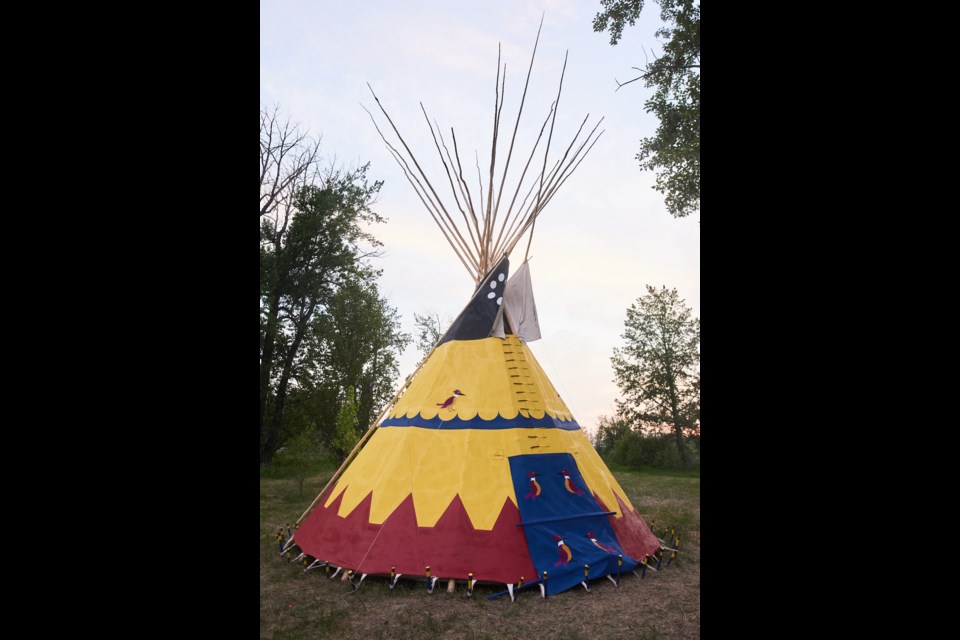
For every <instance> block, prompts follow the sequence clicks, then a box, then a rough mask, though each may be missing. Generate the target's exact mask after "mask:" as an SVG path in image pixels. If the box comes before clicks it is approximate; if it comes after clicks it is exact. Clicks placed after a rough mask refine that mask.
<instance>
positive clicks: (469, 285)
mask: <svg viewBox="0 0 960 640" xmlns="http://www.w3.org/2000/svg"><path fill="white" fill-rule="evenodd" d="M647 4H648V6H646V7H645V8H644V10H643V12H642V15H641V20H640V21H639V22H638V23H637V24H636V25H635V26H633V27H629V26H628V27H627V28H626V29H625V30H624V36H623V38H622V39H621V41H620V44H618V45H617V46H611V45H610V44H609V34H607V33H595V32H594V31H593V26H592V22H593V17H594V16H595V15H596V14H597V12H598V11H599V10H600V2H599V0H587V1H583V0H579V1H578V0H488V1H487V2H484V3H475V2H459V1H456V2H454V1H447V2H443V1H440V0H410V1H409V2H388V1H386V0H377V1H368V2H364V1H362V0H361V1H355V2H340V1H337V2H334V1H331V0H320V1H315V2H308V1H299V2H298V1H293V0H280V1H267V0H261V2H260V104H261V106H265V107H268V108H270V107H273V106H274V105H279V107H280V109H281V111H282V112H283V113H285V114H287V115H289V117H290V118H291V120H293V121H295V122H299V123H301V124H302V125H303V126H304V127H305V128H308V129H309V130H310V133H311V134H313V135H314V136H321V137H322V144H321V154H322V155H323V156H324V158H325V159H326V162H325V164H327V163H329V162H330V161H335V162H336V163H337V164H338V165H344V166H346V167H347V168H355V167H357V166H358V165H361V164H365V163H367V162H369V163H370V165H371V166H370V170H369V172H368V175H369V176H370V178H371V179H373V180H384V181H385V184H384V186H383V188H382V189H381V191H380V196H379V200H378V202H377V204H376V206H375V207H374V210H375V211H377V213H379V214H380V215H382V216H384V217H385V218H387V219H388V223H387V224H383V225H378V226H377V227H376V228H375V229H374V233H375V235H376V236H377V237H378V238H379V239H380V240H381V241H383V243H384V245H385V247H384V249H385V250H386V253H385V255H384V257H382V258H380V259H379V260H378V261H377V262H376V266H377V267H379V268H381V269H382V270H383V275H382V276H381V278H380V281H379V287H380V291H381V294H382V295H384V296H385V297H387V298H388V299H389V301H390V305H391V306H393V307H395V308H397V309H398V311H399V313H400V315H401V316H402V319H403V329H404V331H406V332H408V333H411V334H412V333H414V323H413V314H414V313H420V314H423V313H427V312H435V313H437V314H439V315H440V316H441V318H448V319H452V318H453V317H454V316H455V315H456V314H457V313H459V311H460V309H462V307H463V306H464V304H465V303H466V302H467V301H468V299H469V298H470V296H471V294H472V293H473V289H474V284H473V280H472V278H471V277H470V275H469V274H468V273H467V271H466V269H464V267H463V265H461V264H460V261H459V260H458V259H457V257H456V256H455V255H454V253H453V251H452V250H451V248H450V247H449V245H448V244H447V242H446V240H444V238H443V236H442V235H441V233H440V231H439V229H438V228H437V227H436V225H435V224H434V222H433V220H432V219H431V218H430V215H429V214H428V213H427V210H426V209H425V207H424V206H423V204H422V203H421V202H420V200H419V198H418V197H417V195H416V193H415V192H414V190H413V188H412V187H411V186H410V185H409V183H408V182H407V180H406V178H405V177H404V176H403V173H402V171H401V170H400V168H399V167H398V166H397V164H396V162H395V161H394V159H393V158H392V157H391V156H390V154H389V152H388V151H387V149H386V147H385V145H384V143H383V141H382V140H381V139H380V136H379V135H378V134H377V132H376V129H375V128H374V126H373V124H372V123H371V121H370V118H369V116H368V115H367V113H366V112H365V111H364V110H363V108H361V106H360V105H361V104H362V105H363V106H365V107H366V108H367V109H368V110H370V111H371V112H373V113H374V115H375V116H377V120H378V123H380V126H381V129H383V127H384V124H385V120H384V119H383V118H382V116H381V115H380V114H379V110H378V109H377V107H376V102H375V101H374V100H373V97H372V96H371V94H370V90H369V89H368V88H367V83H369V84H370V85H371V86H372V87H373V90H374V91H375V92H376V94H377V96H378V97H379V98H380V100H381V102H382V103H383V105H384V107H385V108H386V109H387V111H388V112H389V114H390V116H391V118H392V119H393V121H394V123H395V124H396V125H397V128H398V129H399V130H400V132H401V134H402V135H403V136H404V139H405V140H406V141H407V142H408V144H410V146H411V149H412V150H413V152H414V154H415V155H416V157H417V159H418V160H419V161H421V163H424V164H431V167H433V165H432V163H434V162H437V163H438V161H435V160H434V158H435V157H436V152H435V150H434V147H433V142H432V139H431V138H430V132H429V129H428V128H427V125H426V123H425V121H424V119H423V114H422V112H421V111H420V103H421V102H422V103H423V105H424V107H425V109H426V110H427V113H428V115H429V116H430V118H431V120H435V121H436V122H437V123H438V124H439V126H440V128H441V129H442V130H443V131H444V135H445V136H446V135H447V134H448V133H449V130H450V128H451V127H452V128H453V129H454V131H455V132H456V136H457V143H458V145H459V148H460V156H461V159H462V160H463V161H464V162H465V163H467V164H470V166H471V170H472V172H473V174H474V176H475V175H476V167H475V165H474V163H475V161H476V157H479V160H480V165H481V168H482V171H483V172H484V175H486V172H487V171H488V168H489V159H490V140H491V135H492V117H493V100H494V82H495V79H496V73H497V49H498V43H499V44H500V45H501V46H502V50H501V61H502V63H505V64H506V66H507V77H506V99H505V102H504V108H503V116H502V119H501V138H502V137H503V128H504V127H508V128H509V130H511V131H512V128H513V124H514V121H515V119H516V114H517V107H518V106H519V96H520V94H521V93H522V91H523V83H524V79H525V76H526V71H527V67H528V64H529V61H530V55H531V53H532V51H533V45H534V41H535V39H536V35H537V28H538V26H539V23H540V20H541V16H544V17H543V29H542V32H541V35H540V44H539V45H538V49H537V54H536V60H535V61H534V67H533V73H532V76H531V81H530V88H529V90H528V93H527V100H526V106H525V107H524V114H523V119H522V120H521V124H520V132H519V133H518V137H517V145H518V148H519V149H520V150H521V151H522V152H524V156H523V157H524V159H525V158H526V155H525V154H526V153H529V149H530V147H531V146H532V142H533V140H534V139H535V138H536V135H537V134H538V133H539V128H540V124H541V122H542V120H543V118H544V117H545V116H546V114H547V112H548V110H549V105H550V103H551V102H553V100H554V99H555V97H556V92H557V84H558V82H559V79H560V71H561V69H562V66H563V60H564V53H565V52H569V54H568V55H569V57H568V60H567V69H566V73H565V76H564V80H563V93H562V95H561V98H560V107H559V112H558V116H557V125H556V130H555V133H554V142H553V143H552V146H551V154H550V157H551V161H552V160H554V159H557V158H559V154H561V153H562V150H563V149H565V148H566V146H567V144H569V142H570V140H571V139H572V138H573V136H574V134H575V133H576V130H577V127H578V126H579V124H580V121H581V120H583V118H584V116H586V115H587V114H590V119H589V121H588V128H590V127H592V126H593V124H594V123H596V121H597V120H598V119H599V118H600V117H604V121H603V123H602V124H601V126H600V128H601V129H603V130H604V133H603V135H602V136H601V137H600V139H599V141H598V142H597V144H596V145H595V146H594V147H593V149H592V151H591V152H590V153H589V155H588V156H587V157H586V159H585V160H584V161H583V162H582V164H581V165H580V166H579V167H578V168H577V170H576V171H575V172H574V174H573V175H572V176H571V177H570V178H569V179H568V180H567V181H566V182H565V183H564V184H563V186H562V187H561V188H560V190H559V191H558V193H557V194H556V196H555V197H554V198H553V199H552V200H551V201H550V203H549V204H548V205H547V207H546V209H545V210H544V212H543V213H542V214H541V216H540V217H539V218H538V221H537V227H536V233H535V234H534V237H533V245H532V247H531V250H530V255H531V260H530V272H531V276H532V279H533V286H534V294H535V297H536V302H537V309H538V315H539V318H540V326H541V331H542V334H543V339H542V340H539V341H536V342H533V343H531V344H530V345H529V346H530V349H531V351H532V352H533V354H534V356H535V357H536V358H537V360H538V362H539V363H540V365H541V366H542V367H543V368H544V370H545V371H546V373H547V375H548V376H549V377H550V380H551V381H552V382H553V385H554V386H555V387H556V388H557V391H559V393H560V395H561V397H562V398H563V399H564V401H565V402H566V404H567V406H569V407H570V410H571V411H572V412H573V415H574V416H575V417H576V419H577V421H578V422H579V423H580V425H581V426H582V427H584V428H585V429H586V430H588V431H589V432H593V431H594V429H595V426H596V423H597V420H598V418H599V416H600V415H608V416H609V415H613V413H614V412H615V407H614V400H615V398H617V397H618V389H617V386H616V384H615V383H614V382H613V370H612V367H611V365H610V357H611V356H612V355H613V348H614V347H617V346H622V344H623V343H622V338H621V334H622V333H623V323H624V320H625V318H626V310H627V307H628V306H629V305H630V304H631V303H632V302H633V301H635V300H636V299H637V298H638V297H640V296H642V295H643V294H644V293H645V292H646V289H645V286H644V285H646V284H650V285H652V286H655V287H658V288H659V287H660V286H666V287H668V288H676V289H677V291H678V293H679V295H680V297H681V298H682V299H684V301H685V302H686V304H687V306H689V307H691V308H692V309H693V314H694V316H696V317H700V225H699V220H700V216H699V215H696V216H692V217H688V218H683V219H675V218H673V217H672V216H670V214H668V213H667V211H666V208H665V206H664V204H663V195H662V194H660V193H658V192H656V191H654V190H653V189H652V188H651V186H652V185H653V184H654V179H655V178H654V175H653V174H651V173H649V172H644V171H641V170H640V167H639V165H638V162H637V160H636V154H637V152H638V150H639V146H640V139H641V138H643V137H646V136H650V135H653V134H654V132H655V130H656V126H657V123H656V120H655V119H654V118H652V117H651V116H649V115H647V114H646V113H644V111H643V103H644V101H645V100H646V99H647V98H648V97H649V96H650V94H651V90H650V89H647V88H646V87H644V86H643V85H642V83H641V82H635V83H633V84H630V85H627V86H625V87H623V88H622V89H620V90H619V91H615V90H616V82H615V80H614V79H615V78H616V79H618V80H620V81H621V82H623V81H624V80H628V79H630V78H633V77H634V76H635V75H636V74H637V71H636V70H634V69H633V68H632V67H640V66H643V64H644V62H645V59H646V58H645V52H646V55H648V56H649V55H651V49H652V50H654V51H656V50H657V49H658V46H657V43H656V40H655V38H654V36H653V33H654V31H655V30H656V28H657V25H658V24H659V6H658V5H657V4H655V3H653V2H650V3H647ZM544 14H545V15H544ZM385 133H386V131H385ZM555 149H556V150H557V151H554V150H555ZM516 153H517V152H516V151H515V154H516ZM475 154H476V155H475ZM539 158H540V162H542V154H541V155H540V156H539ZM436 166H437V167H439V166H440V165H439V164H437V165H436ZM521 166H522V165H518V163H517V161H516V160H514V161H513V163H512V165H511V170H510V174H518V173H519V169H520V167H521ZM425 168H426V167H425ZM465 169H466V167H465ZM498 169H502V163H499V166H498ZM427 173H428V176H430V177H431V178H432V177H433V176H436V180H434V186H436V187H437V189H438V191H439V192H440V194H441V197H442V198H443V199H444V201H445V202H448V201H450V202H452V199H451V198H450V196H449V195H448V193H449V190H446V191H441V190H440V184H441V183H442V181H441V180H440V175H439V174H438V169H437V168H429V169H427ZM498 175H499V173H498ZM526 242H527V241H526V237H525V238H524V239H523V240H522V241H521V243H520V244H519V245H518V249H516V250H515V251H514V252H513V254H512V255H511V258H510V262H511V273H512V272H513V271H514V270H515V269H516V268H517V267H519V266H520V264H521V263H522V261H523V248H525V247H526ZM419 358H420V354H419V353H418V352H417V350H416V347H415V346H413V345H412V344H411V345H410V346H409V347H408V348H407V350H406V352H405V353H404V356H403V358H402V359H401V363H400V369H401V380H402V377H404V376H406V375H407V374H409V373H411V372H412V371H413V370H414V368H415V367H416V363H417V361H418V360H419ZM399 382H400V380H398V384H399Z"/></svg>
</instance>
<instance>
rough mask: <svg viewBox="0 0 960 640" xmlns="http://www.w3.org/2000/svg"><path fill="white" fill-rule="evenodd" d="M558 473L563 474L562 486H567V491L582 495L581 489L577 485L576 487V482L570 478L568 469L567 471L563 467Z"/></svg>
mask: <svg viewBox="0 0 960 640" xmlns="http://www.w3.org/2000/svg"><path fill="white" fill-rule="evenodd" d="M560 474H561V475H562V476H563V486H564V487H566V488H567V491H569V492H570V493H574V494H576V495H578V496H582V495H583V491H582V490H581V489H580V488H579V487H577V483H575V482H574V481H573V480H572V479H571V478H570V472H569V471H567V470H566V469H564V470H563V471H561V472H560Z"/></svg>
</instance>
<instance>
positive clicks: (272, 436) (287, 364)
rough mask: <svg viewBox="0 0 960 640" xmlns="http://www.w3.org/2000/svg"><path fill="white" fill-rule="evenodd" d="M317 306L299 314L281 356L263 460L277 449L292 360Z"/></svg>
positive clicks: (311, 306) (291, 371) (261, 458)
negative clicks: (288, 342)
mask: <svg viewBox="0 0 960 640" xmlns="http://www.w3.org/2000/svg"><path fill="white" fill-rule="evenodd" d="M316 308H317V303H316V302H313V303H311V305H310V308H309V310H307V311H306V312H305V313H304V314H302V315H301V316H300V319H299V320H298V321H297V324H296V326H295V331H296V333H295V334H294V336H293V341H292V342H291V343H290V348H289V349H287V353H286V354H285V355H284V357H283V368H282V369H281V370H280V379H279V380H278V381H277V391H276V394H275V395H274V398H273V419H272V420H270V423H269V425H268V429H267V441H266V443H265V444H264V449H263V450H262V451H261V453H260V460H261V462H262V461H263V458H264V455H266V456H267V460H268V461H269V460H270V459H272V458H273V453H274V452H275V451H276V450H277V443H278V442H279V440H280V427H281V426H283V408H284V404H285V403H286V401H287V388H288V387H289V385H290V376H291V375H292V374H293V361H294V360H295V359H296V357H297V352H298V351H299V349H300V343H301V342H303V336H304V334H305V333H306V331H307V325H308V324H309V319H310V318H311V317H313V312H314V310H315V309H316Z"/></svg>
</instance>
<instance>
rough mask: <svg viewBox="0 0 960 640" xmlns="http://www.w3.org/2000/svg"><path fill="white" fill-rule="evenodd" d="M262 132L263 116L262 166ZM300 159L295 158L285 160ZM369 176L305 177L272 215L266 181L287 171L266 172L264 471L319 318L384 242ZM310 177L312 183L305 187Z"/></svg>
mask: <svg viewBox="0 0 960 640" xmlns="http://www.w3.org/2000/svg"><path fill="white" fill-rule="evenodd" d="M269 122H270V121H268V124H269ZM263 127H264V118H263V115H262V113H261V134H260V135H261V165H262V164H263V163H264V162H265V160H264V153H265V151H264V149H265V147H264V142H263V140H264V132H263ZM268 155H269V154H268ZM295 155H296V152H295V151H292V150H288V151H287V155H286V157H292V156H295ZM266 162H268V163H269V162H276V160H271V159H270V158H269V157H268V158H267V159H266ZM368 168H369V165H364V166H362V167H360V168H359V169H356V170H353V171H346V170H341V169H334V168H332V167H331V168H330V169H328V170H326V171H324V172H317V173H313V172H309V171H306V172H301V174H300V175H301V178H302V179H301V178H298V179H297V180H294V181H288V182H286V183H285V186H283V187H282V189H280V192H279V195H274V196H271V197H270V198H269V201H270V202H272V203H273V204H272V205H271V206H270V207H267V210H266V211H264V206H265V205H264V195H263V194H264V193H265V191H267V192H270V193H273V192H274V191H276V189H273V188H270V189H265V188H264V186H263V180H264V175H267V176H268V177H269V176H283V175H284V170H283V168H282V167H279V168H276V170H275V171H269V170H268V171H266V172H264V171H263V169H261V216H260V462H261V464H267V463H269V462H270V461H271V459H272V457H273V454H274V452H275V451H276V450H277V448H278V447H279V446H280V444H281V433H282V429H283V414H284V408H285V405H286V400H287V397H288V395H289V393H290V391H291V390H292V389H293V388H294V387H296V385H297V379H298V376H299V375H300V365H301V364H302V363H303V362H304V351H305V349H306V346H307V345H308V344H310V343H311V341H312V340H313V338H314V336H312V335H311V334H312V332H313V331H314V327H315V320H316V316H317V314H318V312H321V311H322V310H323V309H325V308H326V307H328V306H329V305H330V304H331V302H332V301H333V298H334V296H335V294H336V292H337V291H338V290H339V288H340V286H341V285H342V284H343V282H344V281H345V280H346V279H347V278H349V277H350V276H351V275H354V274H357V273H360V272H362V271H364V270H365V269H366V267H365V266H364V265H365V260H366V259H367V258H370V257H373V256H376V255H378V253H377V248H378V247H379V246H380V242H379V241H377V240H376V238H375V237H374V236H373V235H372V234H371V233H369V232H368V231H367V230H366V228H367V226H368V225H370V224H373V223H379V222H383V219H382V218H381V217H380V216H379V215H377V214H376V213H374V212H373V211H372V210H371V208H370V207H371V206H372V204H373V203H374V201H375V199H376V195H377V193H378V192H379V190H380V187H381V185H382V182H380V181H376V182H373V183H370V182H369V180H368V178H367V170H368ZM307 177H309V178H310V180H312V181H311V182H308V183H305V182H304V180H306V179H307ZM291 190H292V191H291Z"/></svg>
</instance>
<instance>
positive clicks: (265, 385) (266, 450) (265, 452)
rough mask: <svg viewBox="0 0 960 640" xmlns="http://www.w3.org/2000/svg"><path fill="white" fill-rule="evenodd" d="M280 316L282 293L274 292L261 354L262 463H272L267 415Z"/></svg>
mask: <svg viewBox="0 0 960 640" xmlns="http://www.w3.org/2000/svg"><path fill="white" fill-rule="evenodd" d="M279 316H280V294H279V293H278V292H274V293H273V294H272V295H271V299H270V311H269V313H268V315H267V328H266V330H265V335H264V336H263V352H262V353H261V354H260V464H270V461H271V460H272V459H273V449H272V448H271V447H270V446H268V445H267V442H266V440H267V438H266V433H265V432H266V429H267V424H266V415H267V396H269V395H270V370H271V368H272V366H273V350H274V346H275V345H276V339H275V336H276V333H277V323H278V318H279Z"/></svg>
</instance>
